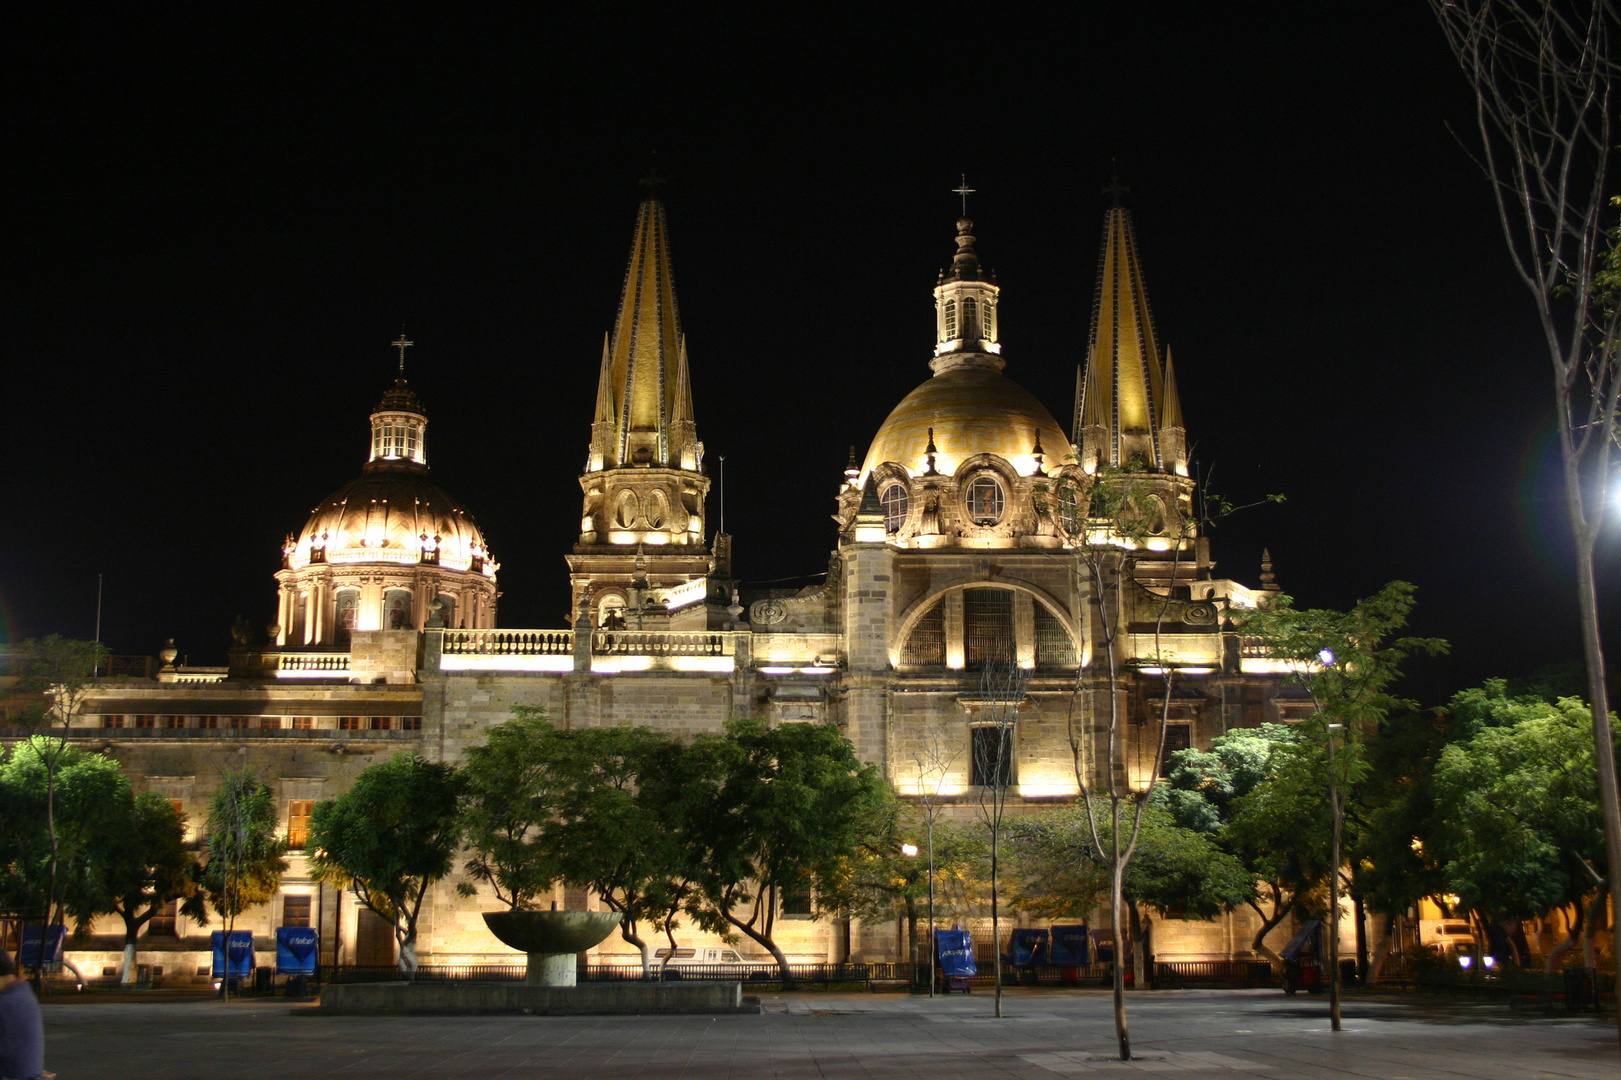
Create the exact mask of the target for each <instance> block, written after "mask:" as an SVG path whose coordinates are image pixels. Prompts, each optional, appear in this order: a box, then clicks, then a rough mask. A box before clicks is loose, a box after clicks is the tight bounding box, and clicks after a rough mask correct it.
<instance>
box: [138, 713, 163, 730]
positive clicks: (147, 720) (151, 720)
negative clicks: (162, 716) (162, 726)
mask: <svg viewBox="0 0 1621 1080" xmlns="http://www.w3.org/2000/svg"><path fill="white" fill-rule="evenodd" d="M135 726H136V727H149V728H155V727H157V726H158V718H157V717H155V716H137V717H136V718H135Z"/></svg>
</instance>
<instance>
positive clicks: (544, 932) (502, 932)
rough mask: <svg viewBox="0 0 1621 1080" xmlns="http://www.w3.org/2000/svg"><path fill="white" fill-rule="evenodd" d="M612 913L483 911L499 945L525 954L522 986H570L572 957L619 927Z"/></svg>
mask: <svg viewBox="0 0 1621 1080" xmlns="http://www.w3.org/2000/svg"><path fill="white" fill-rule="evenodd" d="M619 920H620V915H619V913H618V912H615V911H557V910H552V911H517V910H514V911H486V912H485V913H484V925H485V926H488V927H489V928H490V933H492V934H494V935H495V936H496V937H497V938H499V939H500V941H501V944H503V945H506V946H508V947H509V948H513V949H517V950H518V951H519V952H521V953H528V954H529V967H528V970H527V971H526V972H525V973H524V985H525V986H573V985H574V971H575V955H576V954H578V953H582V952H584V951H585V950H587V949H589V948H591V947H592V946H593V945H598V944H600V943H601V942H602V941H603V940H604V939H605V938H607V936H608V935H609V934H611V933H613V932H614V931H615V930H617V929H618V928H619Z"/></svg>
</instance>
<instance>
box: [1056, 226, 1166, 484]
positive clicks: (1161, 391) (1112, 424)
mask: <svg viewBox="0 0 1621 1080" xmlns="http://www.w3.org/2000/svg"><path fill="white" fill-rule="evenodd" d="M1117 197H1118V196H1117ZM1087 368H1088V370H1087V375H1086V380H1087V381H1086V384H1085V393H1084V394H1083V395H1082V397H1083V401H1084V406H1083V409H1081V410H1077V412H1078V413H1083V415H1082V416H1081V425H1080V426H1082V427H1088V426H1102V427H1104V428H1106V429H1107V433H1108V444H1109V445H1107V446H1106V447H1099V448H1097V449H1098V450H1099V456H1100V457H1101V458H1102V460H1104V461H1106V462H1109V463H1111V464H1116V465H1123V464H1125V463H1126V462H1127V461H1129V460H1130V459H1132V458H1134V457H1137V456H1139V455H1140V456H1141V457H1142V458H1143V459H1144V460H1145V461H1146V462H1147V464H1148V465H1149V467H1150V468H1154V469H1166V468H1170V467H1172V465H1173V463H1172V462H1170V461H1168V460H1167V455H1166V453H1165V449H1164V447H1162V446H1161V443H1160V429H1161V427H1162V426H1164V425H1163V421H1162V418H1163V416H1164V415H1165V409H1166V407H1167V404H1168V403H1167V402H1166V399H1165V364H1164V361H1163V360H1162V359H1161V358H1160V346H1159V342H1158V340H1157V338H1156V336H1155V333H1154V319H1153V315H1152V314H1151V313H1150V311H1149V307H1148V291H1147V289H1146V287H1145V286H1144V284H1143V271H1142V264H1141V261H1140V260H1139V258H1138V255H1137V237H1136V234H1135V232H1134V231H1133V229H1132V225H1131V211H1129V210H1127V209H1126V208H1125V207H1123V206H1119V205H1115V206H1111V207H1110V208H1109V209H1108V210H1107V211H1106V212H1105V213H1104V217H1103V251H1102V253H1101V256H1100V258H1099V261H1098V289H1097V297H1096V299H1095V301H1094V306H1093V308H1092V333H1091V347H1090V349H1089V352H1088V361H1087ZM1177 411H1178V413H1180V406H1178V407H1177ZM1079 434H1080V432H1077V435H1079Z"/></svg>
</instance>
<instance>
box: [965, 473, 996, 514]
mask: <svg viewBox="0 0 1621 1080" xmlns="http://www.w3.org/2000/svg"><path fill="white" fill-rule="evenodd" d="M1004 505H1005V500H1004V498H1003V496H1002V485H1001V484H999V483H997V481H996V477H994V476H987V475H984V474H981V475H979V476H976V477H974V479H973V480H971V481H970V482H969V484H968V519H969V520H970V521H972V522H973V523H974V524H975V525H995V524H996V523H997V522H998V521H1001V520H1002V510H1003V507H1004Z"/></svg>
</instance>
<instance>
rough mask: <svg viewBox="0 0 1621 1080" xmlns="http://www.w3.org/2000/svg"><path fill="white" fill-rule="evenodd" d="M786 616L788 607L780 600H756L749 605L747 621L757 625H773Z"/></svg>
mask: <svg viewBox="0 0 1621 1080" xmlns="http://www.w3.org/2000/svg"><path fill="white" fill-rule="evenodd" d="M787 617H788V609H787V608H785V607H783V606H782V601H780V600H756V601H755V602H754V603H752V604H750V605H749V622H751V623H755V624H757V625H759V626H775V625H776V624H777V623H780V622H782V620H784V619H786V618H787Z"/></svg>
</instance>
